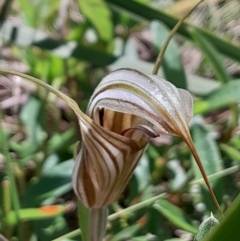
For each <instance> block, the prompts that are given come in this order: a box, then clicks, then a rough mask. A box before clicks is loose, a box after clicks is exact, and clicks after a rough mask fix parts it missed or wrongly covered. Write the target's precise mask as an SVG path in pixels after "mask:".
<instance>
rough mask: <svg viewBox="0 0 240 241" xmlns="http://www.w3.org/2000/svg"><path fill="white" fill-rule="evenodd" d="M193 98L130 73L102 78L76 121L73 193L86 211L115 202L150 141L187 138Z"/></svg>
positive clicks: (163, 83)
mask: <svg viewBox="0 0 240 241" xmlns="http://www.w3.org/2000/svg"><path fill="white" fill-rule="evenodd" d="M192 102H193V101H192V97H191V95H190V94H189V93H188V92H187V91H186V90H182V89H177V88H176V87H175V86H174V85H172V84H171V83H170V82H168V81H166V80H164V79H161V78H159V77H157V76H153V75H152V76H151V75H145V74H143V73H141V72H139V71H136V70H132V69H121V70H117V71H115V72H112V73H110V74H109V75H107V76H106V77H105V78H103V80H102V81H101V82H100V84H99V85H98V86H97V88H96V89H95V91H94V93H93V95H92V97H91V99H90V101H89V105H88V108H87V112H86V114H87V115H88V116H89V117H90V118H91V122H89V121H85V120H84V119H83V120H80V122H79V124H80V127H81V133H82V137H83V142H82V148H81V151H80V153H79V155H78V157H77V159H76V164H75V167H74V171H73V179H72V180H73V187H74V190H75V193H76V195H77V196H78V198H79V199H80V200H81V202H82V203H83V204H84V205H85V206H86V207H89V208H101V207H105V206H108V205H109V204H110V203H112V202H114V201H116V200H117V199H118V197H119V195H120V194H121V192H122V191H123V189H124V187H125V185H126V184H127V183H128V181H129V179H130V177H131V176H132V174H133V171H134V169H135V167H136V165H137V164H138V161H139V159H140V157H141V155H142V154H143V152H144V150H145V148H146V146H147V144H148V143H149V140H150V137H156V136H158V135H160V133H168V134H173V135H179V136H182V137H184V138H187V135H188V123H189V122H190V120H191V117H192Z"/></svg>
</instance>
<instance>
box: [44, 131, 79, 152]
mask: <svg viewBox="0 0 240 241" xmlns="http://www.w3.org/2000/svg"><path fill="white" fill-rule="evenodd" d="M74 141H75V138H74V128H69V129H68V130H67V131H65V132H64V133H62V134H59V133H55V134H53V135H52V137H51V139H50V140H49V142H48V152H49V153H53V152H56V151H63V150H66V149H67V148H68V147H69V146H70V145H72V144H73V143H74Z"/></svg>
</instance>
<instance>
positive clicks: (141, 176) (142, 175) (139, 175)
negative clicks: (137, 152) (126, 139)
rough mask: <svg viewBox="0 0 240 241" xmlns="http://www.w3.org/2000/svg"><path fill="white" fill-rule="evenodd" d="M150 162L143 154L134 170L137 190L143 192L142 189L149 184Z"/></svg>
mask: <svg viewBox="0 0 240 241" xmlns="http://www.w3.org/2000/svg"><path fill="white" fill-rule="evenodd" d="M149 165H150V162H149V158H148V156H147V155H143V156H142V157H141V159H140V161H139V163H138V165H137V167H136V169H135V171H134V177H135V178H136V179H137V183H138V185H137V186H138V192H139V193H140V192H143V191H144V189H146V187H147V186H148V185H149V184H150V181H151V173H150V167H149Z"/></svg>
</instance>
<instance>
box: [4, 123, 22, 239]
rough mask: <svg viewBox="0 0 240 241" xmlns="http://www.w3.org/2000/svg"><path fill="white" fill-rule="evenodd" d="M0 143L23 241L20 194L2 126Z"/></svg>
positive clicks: (19, 233)
mask: <svg viewBox="0 0 240 241" xmlns="http://www.w3.org/2000/svg"><path fill="white" fill-rule="evenodd" d="M0 143H1V147H2V153H3V156H4V157H5V165H6V169H7V175H8V179H9V182H10V192H11V198H12V203H13V208H14V211H15V214H16V218H17V220H18V224H17V227H18V237H19V240H23V232H22V225H21V219H20V212H19V211H20V202H19V198H18V192H17V186H16V183H15V179H14V174H13V172H12V167H11V157H10V155H9V152H8V149H7V144H6V143H7V139H6V137H5V133H4V132H3V130H2V128H1V126H0Z"/></svg>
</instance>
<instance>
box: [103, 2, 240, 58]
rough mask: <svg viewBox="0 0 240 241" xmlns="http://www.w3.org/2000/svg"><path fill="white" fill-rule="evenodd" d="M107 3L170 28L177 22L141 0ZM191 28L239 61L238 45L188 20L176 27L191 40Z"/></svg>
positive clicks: (222, 51) (239, 51)
mask: <svg viewBox="0 0 240 241" xmlns="http://www.w3.org/2000/svg"><path fill="white" fill-rule="evenodd" d="M106 1H107V2H108V3H111V4H113V5H114V6H117V7H120V8H121V9H124V10H127V11H129V12H130V13H131V14H135V15H137V16H138V17H140V18H143V19H145V20H148V21H153V20H159V21H162V22H163V23H164V24H166V26H167V27H168V28H170V29H172V28H173V27H174V26H175V25H176V23H177V22H178V20H179V19H178V18H176V17H174V16H172V15H170V14H167V13H165V12H164V11H162V10H160V9H154V8H152V7H149V6H147V5H146V4H144V3H142V2H137V1H133V0H128V1H123V0H106ZM192 28H196V29H197V30H198V31H199V32H200V33H201V34H203V36H204V37H205V38H206V39H207V41H209V42H211V43H212V44H213V45H214V46H215V48H216V49H217V50H218V51H220V52H221V53H222V54H224V55H226V56H228V57H229V58H232V59H235V60H237V61H240V45H237V44H234V43H232V42H230V41H228V40H226V39H223V38H221V37H218V36H217V35H215V34H213V33H211V32H210V31H207V30H205V29H203V28H199V27H196V26H194V25H192V24H191V23H189V22H185V23H184V24H182V26H181V27H180V28H179V29H178V33H180V34H181V35H183V36H184V37H186V38H189V39H190V40H192V35H191V33H190V31H191V29H192Z"/></svg>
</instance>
